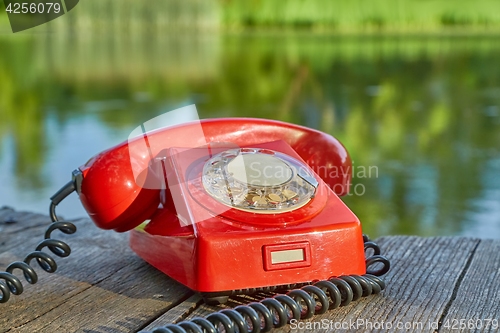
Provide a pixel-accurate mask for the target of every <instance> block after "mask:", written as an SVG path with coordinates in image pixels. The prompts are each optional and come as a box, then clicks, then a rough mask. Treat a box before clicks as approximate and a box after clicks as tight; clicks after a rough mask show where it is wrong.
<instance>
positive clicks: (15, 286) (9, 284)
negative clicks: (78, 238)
mask: <svg viewBox="0 0 500 333" xmlns="http://www.w3.org/2000/svg"><path fill="white" fill-rule="evenodd" d="M75 189H76V185H75V181H74V180H73V181H70V182H69V183H67V184H66V185H64V186H63V187H62V188H61V189H60V190H59V191H58V192H57V193H56V194H55V195H54V196H53V197H52V198H50V200H51V204H50V218H51V220H52V223H51V224H50V225H49V227H48V228H47V230H46V231H45V237H44V240H43V241H41V242H40V243H39V244H38V245H37V247H36V249H35V251H33V252H30V253H29V254H28V255H27V256H26V257H25V258H24V260H23V261H15V262H13V263H11V264H10V265H9V266H7V269H6V270H5V272H0V280H4V281H5V283H4V282H0V303H6V302H7V301H8V300H9V299H10V296H11V294H14V295H20V294H22V292H23V290H24V287H23V284H22V282H21V280H20V279H19V278H18V277H17V276H15V275H14V274H13V272H14V270H15V269H20V270H21V271H22V272H23V275H24V278H25V280H26V281H28V283H29V284H35V283H37V281H38V275H37V273H36V271H35V269H34V268H33V266H31V261H32V260H33V259H35V260H36V261H37V262H38V265H39V266H40V267H41V268H42V269H43V270H44V271H46V272H47V273H54V272H55V271H56V270H57V263H56V261H55V260H54V258H53V257H52V256H50V255H48V254H47V253H45V252H42V249H44V248H45V247H47V248H48V249H49V250H50V251H51V252H52V253H53V254H55V255H56V256H58V257H61V258H64V257H67V256H69V255H70V254H71V248H70V247H69V245H68V244H66V243H65V242H63V241H61V240H57V239H53V238H51V234H52V232H53V231H54V230H60V231H61V232H63V233H65V234H73V233H75V232H76V226H75V225H74V224H73V223H71V222H68V221H59V219H58V217H57V215H56V206H57V205H58V204H59V203H60V202H61V201H62V200H63V199H64V198H66V197H67V196H68V195H70V194H71V193H72V192H73V191H75Z"/></svg>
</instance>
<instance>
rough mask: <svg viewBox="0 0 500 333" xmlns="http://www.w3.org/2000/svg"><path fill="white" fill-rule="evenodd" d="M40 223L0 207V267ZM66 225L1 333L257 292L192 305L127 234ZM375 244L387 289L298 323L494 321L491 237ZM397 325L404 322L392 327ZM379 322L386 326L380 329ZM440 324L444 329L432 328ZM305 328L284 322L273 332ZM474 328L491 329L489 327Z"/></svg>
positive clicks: (155, 322)
mask: <svg viewBox="0 0 500 333" xmlns="http://www.w3.org/2000/svg"><path fill="white" fill-rule="evenodd" d="M6 221H7V222H13V221H16V222H15V223H6ZM48 221H49V219H48V217H47V216H44V215H40V214H31V213H23V212H16V211H14V210H12V209H5V208H2V209H0V269H4V268H5V267H6V265H7V264H8V263H10V262H11V261H14V260H20V259H22V256H24V255H26V254H27V253H28V252H29V251H31V250H33V249H34V247H35V246H36V244H37V243H38V242H39V241H40V240H41V239H42V238H43V232H44V230H45V228H46V226H47V225H48ZM75 223H76V224H77V225H78V228H79V230H78V232H77V233H76V234H75V235H64V234H62V233H60V232H54V236H56V238H58V239H62V240H64V241H66V242H67V243H69V244H70V245H71V247H72V249H73V253H72V255H71V256H70V257H68V258H56V261H57V262H58V264H59V269H58V271H57V273H55V274H47V273H44V272H42V271H41V270H40V269H39V268H36V270H37V272H40V274H39V275H40V281H39V283H38V284H36V285H35V286H30V285H27V286H26V283H25V286H26V288H25V292H24V293H23V294H22V295H21V296H14V295H13V296H12V299H11V301H9V303H7V304H2V305H0V308H1V311H2V316H1V317H0V332H33V331H37V332H54V331H64V332H88V333H95V332H137V331H139V330H141V329H143V328H144V329H145V330H152V329H153V328H155V327H158V326H162V325H165V324H167V323H170V322H177V321H180V320H183V319H184V318H188V319H189V318H192V317H195V316H205V315H207V314H208V313H210V312H213V311H217V310H220V309H222V308H225V307H234V306H236V305H239V304H246V303H249V302H251V301H253V300H257V299H260V298H263V297H265V296H266V295H256V296H242V297H233V298H232V299H231V300H230V302H229V303H228V304H226V305H224V306H218V307H213V306H207V305H204V304H201V303H202V302H201V300H200V297H199V296H198V295H196V294H193V293H192V292H191V291H190V290H188V289H187V288H185V287H183V286H181V285H180V284H178V283H176V282H175V281H173V280H171V279H170V278H168V277H166V276H165V275H164V274H162V273H160V272H159V271H157V270H156V269H154V268H152V267H151V266H149V265H148V264H146V263H145V262H144V261H142V260H141V259H140V258H138V257H137V256H136V255H135V254H134V253H133V252H132V251H131V250H130V249H129V247H128V239H127V238H128V236H127V235H126V234H119V233H115V232H111V231H103V230H100V229H98V228H96V227H95V226H94V225H93V223H92V222H91V221H90V220H88V219H81V220H79V221H76V222H75ZM377 242H378V243H379V245H380V246H381V248H382V251H383V253H384V254H385V255H386V256H387V257H389V259H390V260H391V263H392V269H391V271H390V272H389V273H388V274H387V275H386V277H385V278H384V279H385V280H386V282H387V289H386V290H385V291H384V292H383V294H382V295H378V296H370V297H368V298H366V299H362V300H360V301H357V302H354V303H352V304H351V305H349V306H347V307H343V308H339V309H336V310H333V311H329V312H327V313H326V314H324V315H321V316H315V317H313V318H312V319H310V320H309V321H305V323H309V324H310V325H321V324H322V323H327V324H329V325H330V328H328V329H326V330H323V331H325V332H388V331H412V332H434V331H437V328H438V327H437V325H438V322H439V321H440V322H441V323H444V322H446V320H452V319H463V318H465V319H494V318H497V319H499V318H498V314H499V313H500V305H499V304H500V292H499V291H498V289H497V288H498V287H497V286H498V279H499V278H500V271H499V270H498V265H496V266H495V263H498V262H499V261H500V242H499V241H479V240H478V239H471V238H453V237H434V238H420V237H403V236H397V237H384V238H381V239H379V240H377ZM18 275H19V274H18ZM481 286H482V287H481ZM495 316H496V317H495ZM324 320H326V322H325V321H324ZM358 320H361V321H359V322H358ZM353 323H354V324H353ZM382 323H383V324H382ZM398 323H400V324H402V325H413V326H412V327H411V329H404V328H403V329H396V328H394V326H395V325H398ZM484 323H485V322H484V321H483V324H484ZM361 324H363V325H362V326H361ZM388 324H390V325H393V328H392V329H388V327H387V325H388ZM370 325H371V326H372V327H370ZM381 325H385V326H381ZM420 325H421V326H420ZM314 328H318V327H317V326H316V327H314ZM321 328H323V327H321ZM439 329H440V330H439V331H441V332H447V331H449V330H447V329H446V328H445V327H441V326H440V327H439ZM311 330H312V329H310V328H309V327H307V326H304V327H303V329H300V328H298V329H294V327H293V326H291V325H288V326H287V327H285V328H282V329H278V330H274V331H273V332H290V331H293V332H309V331H311ZM453 331H454V332H455V331H463V332H470V331H474V330H471V329H465V330H453ZM476 331H478V332H479V331H481V332H483V331H484V332H495V331H498V330H494V327H493V326H492V325H490V327H489V329H485V328H483V329H478V330H476Z"/></svg>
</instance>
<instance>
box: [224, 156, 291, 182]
mask: <svg viewBox="0 0 500 333" xmlns="http://www.w3.org/2000/svg"><path fill="white" fill-rule="evenodd" d="M227 172H228V173H229V174H230V175H231V176H232V177H233V179H234V180H236V181H238V182H240V183H243V184H249V185H254V186H277V185H281V184H284V183H286V182H288V181H290V179H291V178H292V176H293V171H292V169H291V168H290V166H289V165H288V164H286V163H285V162H284V161H283V160H281V159H279V158H277V157H274V156H271V155H266V154H245V155H243V154H240V155H238V156H236V157H235V158H234V159H233V160H232V161H231V162H229V163H228V164H227Z"/></svg>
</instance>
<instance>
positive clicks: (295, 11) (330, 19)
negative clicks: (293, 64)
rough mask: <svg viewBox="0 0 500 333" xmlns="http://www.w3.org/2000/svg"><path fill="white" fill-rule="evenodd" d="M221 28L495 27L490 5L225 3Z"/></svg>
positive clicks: (494, 5)
mask: <svg viewBox="0 0 500 333" xmlns="http://www.w3.org/2000/svg"><path fill="white" fill-rule="evenodd" d="M222 4H223V5H222V8H223V10H222V13H223V17H222V19H223V25H224V26H225V27H280V28H283V27H285V28H286V27H291V28H310V29H327V30H335V31H340V32H365V31H390V32H407V31H411V32H421V31H437V30H442V29H449V28H458V29H463V28H467V29H481V30H488V29H493V28H496V29H498V28H499V27H500V1H496V0H478V1H463V0H456V1H450V0H372V1H367V0H335V1H325V0H288V1H280V0H266V1H261V0H251V1H248V0H226V1H222Z"/></svg>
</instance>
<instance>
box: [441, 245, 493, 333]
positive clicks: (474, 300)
mask: <svg viewBox="0 0 500 333" xmlns="http://www.w3.org/2000/svg"><path fill="white" fill-rule="evenodd" d="M498 263H500V242H499V241H494V240H482V241H481V242H480V243H479V245H478V247H477V249H476V252H475V255H474V257H473V258H472V260H470V265H469V267H468V269H467V271H466V273H465V274H463V279H462V280H461V281H460V283H459V284H457V286H456V287H455V293H454V298H453V302H450V304H449V308H448V309H446V312H445V314H444V315H443V319H442V321H441V323H440V329H441V331H442V332H449V331H456V330H455V328H458V329H460V328H464V329H463V331H467V332H499V331H500V284H499V282H498V281H500V268H499V265H498Z"/></svg>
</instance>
